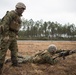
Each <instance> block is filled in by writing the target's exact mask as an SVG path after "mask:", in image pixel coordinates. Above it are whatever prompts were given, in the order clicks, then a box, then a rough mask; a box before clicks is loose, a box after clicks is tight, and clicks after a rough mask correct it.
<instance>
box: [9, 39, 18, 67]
mask: <svg viewBox="0 0 76 75" xmlns="http://www.w3.org/2000/svg"><path fill="white" fill-rule="evenodd" d="M9 49H10V50H11V60H12V65H14V66H16V65H17V64H18V61H17V52H18V46H17V40H16V39H14V40H12V42H11V44H10V47H9Z"/></svg>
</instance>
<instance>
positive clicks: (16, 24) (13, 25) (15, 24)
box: [1, 10, 21, 31]
mask: <svg viewBox="0 0 76 75" xmlns="http://www.w3.org/2000/svg"><path fill="white" fill-rule="evenodd" d="M7 15H9V16H12V17H13V18H12V19H11V20H10V23H9V30H12V31H19V29H20V28H21V19H20V16H18V14H17V13H16V12H15V11H14V10H12V11H10V12H9V11H7V12H6V14H5V16H4V17H3V18H2V20H1V22H2V21H3V20H4V18H5V17H6V16H7Z"/></svg>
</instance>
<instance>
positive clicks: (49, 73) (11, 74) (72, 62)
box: [3, 41, 76, 75]
mask: <svg viewBox="0 0 76 75" xmlns="http://www.w3.org/2000/svg"><path fill="white" fill-rule="evenodd" d="M50 44H55V45H56V46H57V47H58V49H70V50H71V49H76V42H75V41H72V42H64V41H60V42H58V41H25V42H22V41H20V42H18V47H19V52H20V53H21V54H23V55H26V54H29V55H32V54H34V53H35V52H37V51H38V50H44V49H47V48H48V46H49V45H50ZM9 55H10V52H9V51H8V52H7V56H9ZM59 60H60V61H59V62H58V63H57V64H55V65H49V64H33V63H27V64H21V66H22V67H20V68H16V67H11V66H10V64H11V63H8V64H5V65H4V71H3V72H4V73H3V74H4V75H76V54H73V55H70V56H68V57H67V58H66V59H65V60H63V59H62V58H59Z"/></svg>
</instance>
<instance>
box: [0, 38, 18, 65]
mask: <svg viewBox="0 0 76 75" xmlns="http://www.w3.org/2000/svg"><path fill="white" fill-rule="evenodd" d="M8 49H9V50H10V51H11V60H12V63H17V52H18V46H17V40H16V38H14V37H10V38H9V40H7V41H5V40H4V39H3V38H2V40H1V50H0V64H3V63H4V61H5V56H6V52H7V50H8Z"/></svg>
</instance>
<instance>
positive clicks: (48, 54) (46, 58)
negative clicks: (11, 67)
mask: <svg viewBox="0 0 76 75" xmlns="http://www.w3.org/2000/svg"><path fill="white" fill-rule="evenodd" d="M72 53H76V50H74V51H72V50H57V47H56V46H55V45H53V44H52V45H50V46H49V47H48V49H47V50H44V51H39V52H37V53H35V54H34V55H32V56H29V55H27V56H25V57H24V56H20V55H18V63H20V64H21V63H38V64H44V63H48V64H51V65H53V64H55V63H57V62H58V60H57V59H56V58H57V57H63V59H64V58H65V56H68V55H70V54H72ZM10 61H11V60H10V59H7V60H6V61H5V63H7V62H10Z"/></svg>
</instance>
